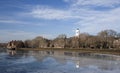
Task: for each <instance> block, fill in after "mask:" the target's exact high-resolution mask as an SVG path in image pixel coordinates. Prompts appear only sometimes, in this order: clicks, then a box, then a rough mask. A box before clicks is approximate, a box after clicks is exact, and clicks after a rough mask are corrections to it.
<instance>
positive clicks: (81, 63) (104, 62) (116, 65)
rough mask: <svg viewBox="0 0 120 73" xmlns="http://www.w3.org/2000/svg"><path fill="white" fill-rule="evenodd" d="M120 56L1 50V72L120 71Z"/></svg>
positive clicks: (108, 72)
mask: <svg viewBox="0 0 120 73" xmlns="http://www.w3.org/2000/svg"><path fill="white" fill-rule="evenodd" d="M119 72H120V56H115V55H107V54H90V53H80V52H74V51H73V52H70V51H48V50H44V51H16V53H15V54H9V53H7V52H0V73H119Z"/></svg>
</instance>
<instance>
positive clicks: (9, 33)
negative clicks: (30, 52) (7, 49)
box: [0, 30, 53, 42]
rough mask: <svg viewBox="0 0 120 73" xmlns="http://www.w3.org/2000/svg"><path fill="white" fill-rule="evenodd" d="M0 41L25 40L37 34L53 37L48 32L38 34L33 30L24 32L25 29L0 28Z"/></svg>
mask: <svg viewBox="0 0 120 73" xmlns="http://www.w3.org/2000/svg"><path fill="white" fill-rule="evenodd" d="M0 34H1V36H0V42H8V41H11V40H23V41H24V40H27V39H30V40H31V39H33V38H35V37H37V36H43V37H45V38H48V39H50V38H53V36H52V35H49V34H39V33H34V32H26V31H16V30H0Z"/></svg>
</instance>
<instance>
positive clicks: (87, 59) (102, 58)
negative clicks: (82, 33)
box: [32, 51, 120, 68]
mask: <svg viewBox="0 0 120 73" xmlns="http://www.w3.org/2000/svg"><path fill="white" fill-rule="evenodd" d="M32 53H33V56H34V57H35V58H36V59H37V60H39V61H43V60H44V59H45V58H46V57H52V58H54V59H55V60H56V61H57V62H59V63H61V64H66V62H68V61H70V60H71V61H72V62H73V63H74V64H75V66H76V67H77V68H78V67H80V66H87V65H99V66H100V68H103V67H105V68H107V67H108V66H111V63H109V62H108V61H109V60H110V61H115V60H120V57H115V56H109V55H99V54H90V53H79V52H69V51H33V52H32ZM109 64H110V65H109ZM113 64H114V63H113Z"/></svg>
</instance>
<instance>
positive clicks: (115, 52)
mask: <svg viewBox="0 0 120 73" xmlns="http://www.w3.org/2000/svg"><path fill="white" fill-rule="evenodd" d="M18 50H25V51H29V50H30V51H43V50H53V51H73V52H84V53H99V54H112V55H120V50H119V49H118V50H117V49H87V48H85V49H83V48H80V49H77V48H72V49H71V48H19V49H18Z"/></svg>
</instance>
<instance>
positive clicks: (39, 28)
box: [0, 0, 120, 42]
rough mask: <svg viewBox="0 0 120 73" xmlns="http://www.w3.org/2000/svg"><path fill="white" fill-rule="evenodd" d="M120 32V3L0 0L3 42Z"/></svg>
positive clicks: (103, 0) (106, 0)
mask: <svg viewBox="0 0 120 73" xmlns="http://www.w3.org/2000/svg"><path fill="white" fill-rule="evenodd" d="M77 28H79V30H80V33H84V32H86V33H89V34H91V35H97V34H98V32H100V31H102V30H106V29H112V30H115V31H116V32H120V0H0V42H8V41H10V40H28V39H33V38H35V37H37V36H43V37H45V38H48V39H53V38H55V37H57V36H58V35H60V34H66V35H67V36H68V37H71V36H74V35H75V29H77Z"/></svg>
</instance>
